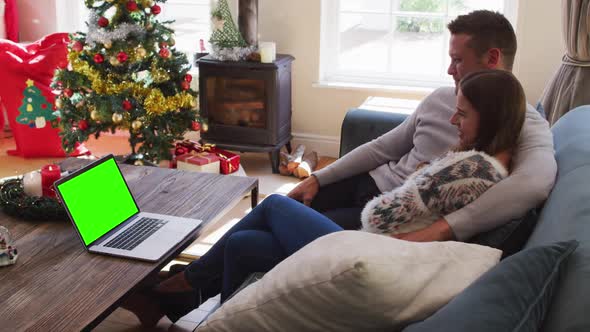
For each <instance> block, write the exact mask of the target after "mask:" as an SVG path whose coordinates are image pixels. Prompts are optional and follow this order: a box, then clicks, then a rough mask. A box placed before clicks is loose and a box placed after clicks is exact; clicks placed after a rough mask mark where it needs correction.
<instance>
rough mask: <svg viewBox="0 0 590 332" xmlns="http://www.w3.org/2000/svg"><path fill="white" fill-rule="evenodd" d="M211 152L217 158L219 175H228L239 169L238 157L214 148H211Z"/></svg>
mask: <svg viewBox="0 0 590 332" xmlns="http://www.w3.org/2000/svg"><path fill="white" fill-rule="evenodd" d="M211 152H212V153H215V155H217V156H218V157H219V167H220V169H219V171H220V172H221V174H230V173H233V172H235V171H237V170H238V169H239V168H240V156H239V155H237V154H235V153H231V152H229V151H225V150H222V149H219V148H216V147H213V148H211Z"/></svg>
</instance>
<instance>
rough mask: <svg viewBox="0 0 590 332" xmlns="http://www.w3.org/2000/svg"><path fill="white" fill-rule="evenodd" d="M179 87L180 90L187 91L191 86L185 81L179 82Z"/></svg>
mask: <svg viewBox="0 0 590 332" xmlns="http://www.w3.org/2000/svg"><path fill="white" fill-rule="evenodd" d="M180 87H181V88H182V90H188V89H190V88H191V84H190V83H189V82H187V81H182V82H180Z"/></svg>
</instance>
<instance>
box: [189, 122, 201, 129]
mask: <svg viewBox="0 0 590 332" xmlns="http://www.w3.org/2000/svg"><path fill="white" fill-rule="evenodd" d="M191 129H192V130H193V131H199V130H201V124H200V123H198V122H197V121H193V123H192V124H191Z"/></svg>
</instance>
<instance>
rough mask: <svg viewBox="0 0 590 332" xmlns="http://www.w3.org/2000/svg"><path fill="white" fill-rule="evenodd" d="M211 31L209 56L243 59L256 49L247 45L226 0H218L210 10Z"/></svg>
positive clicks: (223, 59)
mask: <svg viewBox="0 0 590 332" xmlns="http://www.w3.org/2000/svg"><path fill="white" fill-rule="evenodd" d="M211 22H212V23H213V32H212V33H211V38H210V39H209V42H210V43H211V46H212V48H213V52H212V53H211V56H213V57H214V58H216V59H217V60H222V61H227V60H230V61H239V60H244V59H246V58H247V57H248V55H250V53H252V52H253V51H254V50H255V49H256V45H248V43H247V42H246V40H245V39H244V37H243V36H242V34H241V33H240V31H239V30H238V28H237V27H236V23H235V22H234V20H233V18H232V16H231V11H230V10H229V6H228V4H227V0H219V2H217V4H216V5H215V6H214V9H213V11H212V12H211Z"/></svg>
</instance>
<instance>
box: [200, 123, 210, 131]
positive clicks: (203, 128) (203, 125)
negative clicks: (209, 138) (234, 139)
mask: <svg viewBox="0 0 590 332" xmlns="http://www.w3.org/2000/svg"><path fill="white" fill-rule="evenodd" d="M201 131H202V132H204V133H206V132H208V131H209V126H208V125H207V124H206V123H203V124H202V125H201Z"/></svg>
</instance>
